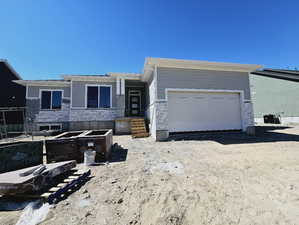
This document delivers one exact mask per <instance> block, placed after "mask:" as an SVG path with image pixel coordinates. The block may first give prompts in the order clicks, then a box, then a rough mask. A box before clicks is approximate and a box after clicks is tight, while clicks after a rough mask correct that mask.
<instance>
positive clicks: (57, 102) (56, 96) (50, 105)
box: [41, 90, 62, 109]
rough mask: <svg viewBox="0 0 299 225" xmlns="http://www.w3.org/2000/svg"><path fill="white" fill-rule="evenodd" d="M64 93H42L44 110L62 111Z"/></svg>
mask: <svg viewBox="0 0 299 225" xmlns="http://www.w3.org/2000/svg"><path fill="white" fill-rule="evenodd" d="M61 99H62V91H52V90H51V91H42V92H41V108H42V109H61Z"/></svg>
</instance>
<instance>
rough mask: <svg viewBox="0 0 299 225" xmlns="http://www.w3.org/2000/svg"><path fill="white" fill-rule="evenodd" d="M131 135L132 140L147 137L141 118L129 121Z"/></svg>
mask: <svg viewBox="0 0 299 225" xmlns="http://www.w3.org/2000/svg"><path fill="white" fill-rule="evenodd" d="M131 133H132V137H133V138H141V137H148V136H149V133H148V132H147V131H146V127H145V121H144V119H143V118H138V119H131Z"/></svg>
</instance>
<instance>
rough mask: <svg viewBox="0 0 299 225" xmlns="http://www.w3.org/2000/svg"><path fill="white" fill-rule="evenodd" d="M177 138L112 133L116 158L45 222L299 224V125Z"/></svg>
mask: <svg viewBox="0 0 299 225" xmlns="http://www.w3.org/2000/svg"><path fill="white" fill-rule="evenodd" d="M172 139H176V140H180V141H171V140H170V141H168V142H154V141H153V139H152V138H144V139H131V137H130V136H114V141H115V142H117V143H118V144H119V145H121V146H122V147H123V148H124V149H123V150H119V151H118V152H115V153H114V157H113V158H114V161H115V162H111V163H109V164H107V165H103V166H96V167H92V174H93V176H94V177H93V178H92V179H91V180H90V181H89V182H88V183H87V184H86V185H85V186H83V187H82V188H81V189H80V190H79V191H78V192H75V193H73V194H72V195H71V196H69V197H68V199H67V200H65V201H62V202H60V203H58V204H57V205H56V207H54V208H52V209H50V212H49V213H48V216H47V219H46V220H45V221H44V222H43V223H42V224H53V225H71V224H94V225H101V224H107V225H108V224H109V225H118V224H119V225H130V224H146V225H147V224H152V225H160V224H161V225H162V224H163V225H164V224H169V225H170V224H174V225H180V224H184V225H185V224H186V225H187V224H190V225H191V224H192V225H193V224H194V225H195V224H196V225H197V224H248V225H249V224H267V225H269V224H299V192H298V190H299V127H293V128H286V127H278V128H277V127H260V128H258V133H257V136H256V137H248V136H246V135H243V134H238V133H234V134H209V135H208V134H205V135H203V134H196V135H194V134H193V135H178V136H176V137H174V138H172ZM185 139H190V140H185ZM19 215H20V213H15V212H12V213H1V212H0V224H10V223H11V224H14V223H15V222H16V220H17V219H18V218H17V216H19Z"/></svg>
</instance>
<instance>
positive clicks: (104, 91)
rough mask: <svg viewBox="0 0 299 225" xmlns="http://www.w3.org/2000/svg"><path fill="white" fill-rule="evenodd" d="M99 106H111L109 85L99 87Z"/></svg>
mask: <svg viewBox="0 0 299 225" xmlns="http://www.w3.org/2000/svg"><path fill="white" fill-rule="evenodd" d="M100 107H101V108H110V107H111V92H110V87H100Z"/></svg>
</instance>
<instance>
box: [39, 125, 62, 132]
mask: <svg viewBox="0 0 299 225" xmlns="http://www.w3.org/2000/svg"><path fill="white" fill-rule="evenodd" d="M47 130H61V124H44V125H39V131H47Z"/></svg>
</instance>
